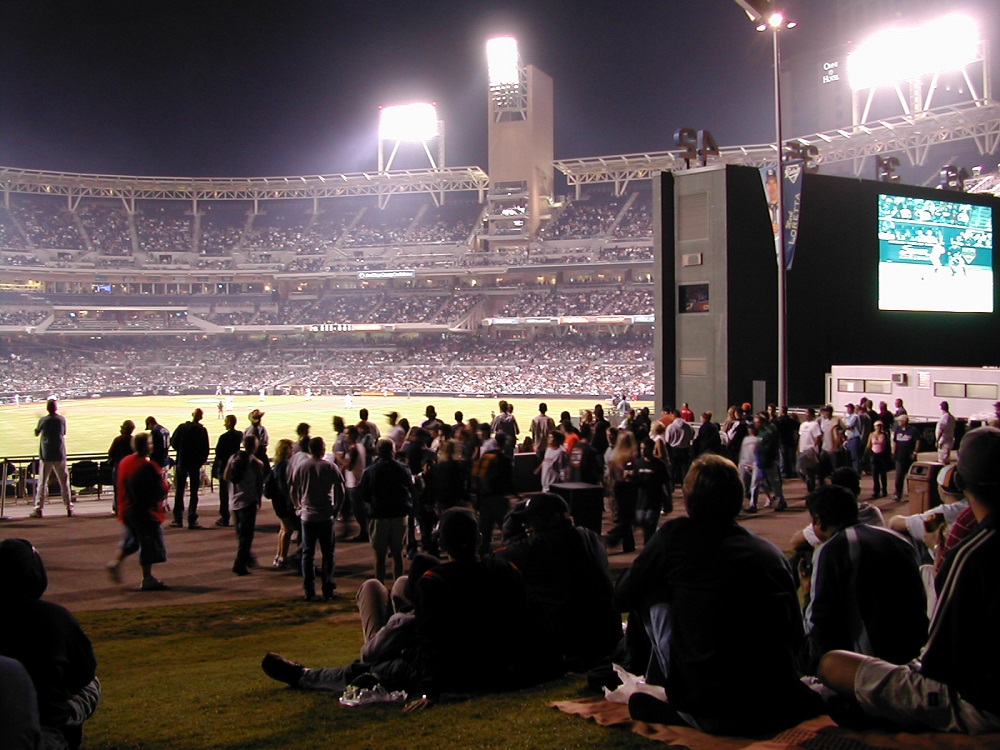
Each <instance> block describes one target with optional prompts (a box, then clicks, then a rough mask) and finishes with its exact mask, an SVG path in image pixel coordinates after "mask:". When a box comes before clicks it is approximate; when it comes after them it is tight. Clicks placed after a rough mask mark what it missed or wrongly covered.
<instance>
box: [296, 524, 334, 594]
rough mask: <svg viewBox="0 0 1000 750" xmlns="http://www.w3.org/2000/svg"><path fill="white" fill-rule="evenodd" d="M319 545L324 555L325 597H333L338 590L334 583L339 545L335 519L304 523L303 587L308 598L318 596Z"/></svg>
mask: <svg viewBox="0 0 1000 750" xmlns="http://www.w3.org/2000/svg"><path fill="white" fill-rule="evenodd" d="M317 543H318V544H319V549H320V552H322V553H323V567H322V568H321V570H320V583H321V584H322V587H323V596H331V595H332V594H333V592H334V591H336V589H337V586H336V584H335V583H334V582H333V562H334V555H335V552H336V545H337V539H336V537H335V536H334V526H333V519H330V520H327V521H303V522H302V587H303V588H304V590H305V593H306V596H315V595H316V545H317Z"/></svg>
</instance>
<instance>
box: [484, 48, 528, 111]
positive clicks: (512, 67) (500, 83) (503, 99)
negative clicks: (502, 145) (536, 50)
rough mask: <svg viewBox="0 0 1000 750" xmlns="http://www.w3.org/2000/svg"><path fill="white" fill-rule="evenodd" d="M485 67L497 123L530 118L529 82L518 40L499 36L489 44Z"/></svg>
mask: <svg viewBox="0 0 1000 750" xmlns="http://www.w3.org/2000/svg"><path fill="white" fill-rule="evenodd" d="M486 65H487V69H488V70H489V78H490V98H491V99H492V104H493V107H492V109H493V116H494V118H496V121H497V122H501V121H503V120H524V119H527V116H528V82H527V76H526V75H525V70H524V67H523V66H522V65H521V57H520V54H519V53H518V51H517V40H516V39H514V38H513V37H510V36H500V37H494V38H493V39H490V40H489V41H488V42H486Z"/></svg>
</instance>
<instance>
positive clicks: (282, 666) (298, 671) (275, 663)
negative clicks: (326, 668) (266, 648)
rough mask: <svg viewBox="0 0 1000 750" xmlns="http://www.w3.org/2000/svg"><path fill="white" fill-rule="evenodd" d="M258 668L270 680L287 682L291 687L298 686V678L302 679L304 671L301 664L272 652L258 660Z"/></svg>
mask: <svg viewBox="0 0 1000 750" xmlns="http://www.w3.org/2000/svg"><path fill="white" fill-rule="evenodd" d="M260 668H261V669H263V670H264V674H266V675H267V676H268V677H270V678H271V679H272V680H277V681H278V682H284V683H287V684H288V685H290V686H291V687H298V686H299V680H301V679H302V675H303V673H305V671H306V669H305V667H303V666H302V665H301V664H297V663H296V662H294V661H289V660H288V659H286V658H285V657H283V656H279V655H278V654H275V653H273V652H269V653H267V654H265V655H264V658H263V659H261V661H260Z"/></svg>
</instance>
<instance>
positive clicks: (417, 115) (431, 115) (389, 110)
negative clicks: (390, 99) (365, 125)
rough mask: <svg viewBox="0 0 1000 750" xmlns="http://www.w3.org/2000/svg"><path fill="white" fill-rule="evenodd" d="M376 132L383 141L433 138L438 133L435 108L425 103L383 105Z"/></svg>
mask: <svg viewBox="0 0 1000 750" xmlns="http://www.w3.org/2000/svg"><path fill="white" fill-rule="evenodd" d="M378 134H379V138H380V139H382V140H384V141H429V140H433V139H434V138H436V137H437V135H438V117H437V109H435V107H434V105H433V104H426V103H416V104H400V105H397V106H394V107H383V108H382V112H381V115H380V117H379V123H378Z"/></svg>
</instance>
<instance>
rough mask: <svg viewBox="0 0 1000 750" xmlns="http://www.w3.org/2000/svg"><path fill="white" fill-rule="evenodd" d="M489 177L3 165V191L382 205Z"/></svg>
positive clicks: (479, 187) (476, 173)
mask: <svg viewBox="0 0 1000 750" xmlns="http://www.w3.org/2000/svg"><path fill="white" fill-rule="evenodd" d="M488 186H489V177H488V176H487V174H486V172H485V171H483V170H482V169H480V168H479V167H449V168H439V169H406V170H396V171H391V172H381V173H379V172H357V173H353V174H331V175H305V176H296V177H248V178H242V177H205V178H200V177H126V176H120V175H90V174H74V173H70V172H43V171H38V170H33V169H17V168H13V167H0V190H2V191H3V192H4V193H5V198H6V197H8V196H9V194H10V193H35V194H39V195H63V196H66V197H67V200H68V202H69V204H70V205H71V206H72V205H75V204H76V203H78V202H79V200H80V199H81V198H119V199H121V200H122V201H123V202H124V203H125V204H126V205H129V206H131V207H133V208H134V202H135V201H136V200H141V199H159V200H186V201H192V202H194V203H198V202H199V201H214V200H250V201H253V202H254V206H255V209H256V204H257V202H258V201H261V200H281V199H292V198H299V199H302V198H306V199H312V200H314V201H315V200H319V199H322V198H342V197H348V196H364V195H375V196H378V197H379V199H380V201H379V202H380V205H384V201H385V200H388V198H389V197H390V196H392V195H400V194H403V193H430V194H431V196H432V197H434V199H435V201H436V202H437V201H438V199H439V197H440V196H441V195H443V194H444V193H449V192H470V191H475V192H477V193H478V194H479V200H480V202H482V200H483V199H484V197H485V195H486V189H487V187H488Z"/></svg>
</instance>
